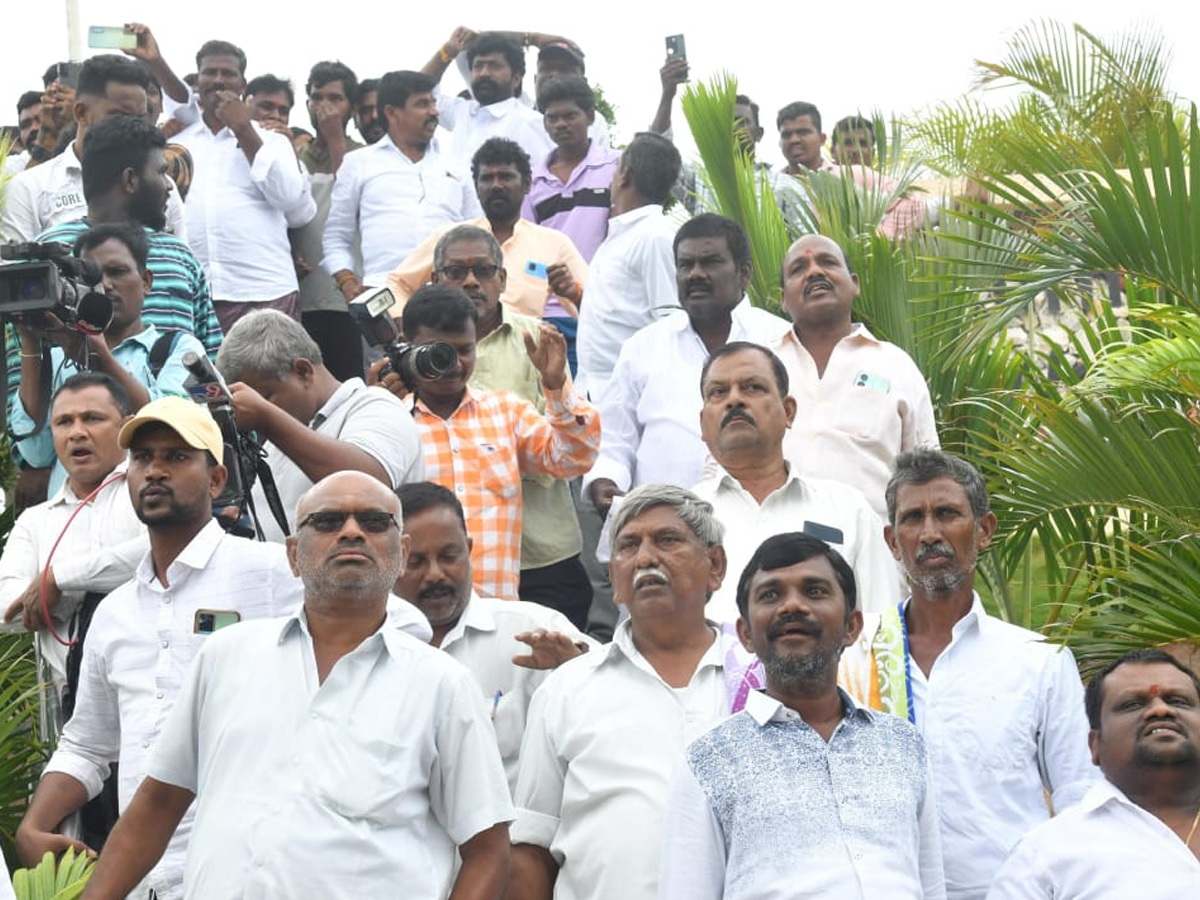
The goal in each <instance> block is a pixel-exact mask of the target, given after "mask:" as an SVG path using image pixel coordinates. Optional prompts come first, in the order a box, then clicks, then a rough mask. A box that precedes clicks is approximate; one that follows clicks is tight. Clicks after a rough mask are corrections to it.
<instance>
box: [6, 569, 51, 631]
mask: <svg viewBox="0 0 1200 900" xmlns="http://www.w3.org/2000/svg"><path fill="white" fill-rule="evenodd" d="M60 600H62V591H60V590H59V589H58V584H57V582H55V580H54V570H53V569H50V570H48V571H47V573H46V604H45V605H46V607H47V608H48V609H50V610H51V611H53V610H54V607H56V606H57V605H58V602H59V601H60ZM18 615H19V616H20V617H21V624H22V625H24V626H25V629H26V630H27V631H37V630H38V629H39V628H45V627H46V617H45V615H44V614H43V611H42V576H41V575H40V574H39V575H35V576H34V578H33V580H32V581H30V582H29V586H28V587H26V588H25V590H23V591H22V592H21V595H20V596H19V597H17V599H16V600H14V601H13V602H12V603H11V604H9V607H8V609H6V610H5V611H4V621H5V622H11V621H13V620H14V619H16V618H17V616H18Z"/></svg>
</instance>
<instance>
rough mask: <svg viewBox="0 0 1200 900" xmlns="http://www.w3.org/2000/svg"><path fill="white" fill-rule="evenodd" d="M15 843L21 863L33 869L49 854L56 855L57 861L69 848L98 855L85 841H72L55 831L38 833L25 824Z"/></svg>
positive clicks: (19, 830)
mask: <svg viewBox="0 0 1200 900" xmlns="http://www.w3.org/2000/svg"><path fill="white" fill-rule="evenodd" d="M15 843H16V846H17V855H18V856H20V857H21V862H23V863H24V864H25V865H26V866H28V867H29V868H31V869H32V868H33V867H35V866H37V865H38V864H39V863H40V862H41V861H42V858H43V857H44V856H45V855H46V854H47V853H52V854H54V858H55V859H57V858H58V857H60V856H62V855H63V854H64V853H66V852H67V848H68V847H74V848H75V852H76V853H80V854H86V855H88V856H91V857H95V856H96V855H97V854H96V851H95V850H93V849H92V848H91V847H89V846H88V845H87V844H85V843H83V841H76V840H72V839H71V838H69V837H67V836H66V835H65V834H56V833H55V832H53V831H38V830H36V829H34V828H32V827H30V826H28V825H26V824H25V823H21V825H20V827H18V828H17V833H16V841H15Z"/></svg>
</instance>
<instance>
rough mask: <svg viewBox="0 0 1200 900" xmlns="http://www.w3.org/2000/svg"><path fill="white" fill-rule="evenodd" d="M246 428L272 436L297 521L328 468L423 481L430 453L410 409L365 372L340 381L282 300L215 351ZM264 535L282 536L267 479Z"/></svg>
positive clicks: (258, 491)
mask: <svg viewBox="0 0 1200 900" xmlns="http://www.w3.org/2000/svg"><path fill="white" fill-rule="evenodd" d="M217 369H218V370H219V371H220V372H221V375H222V376H223V377H224V378H225V380H226V381H227V382H229V393H230V394H231V395H232V398H233V409H234V415H235V418H236V419H237V425H238V428H239V429H241V430H243V431H254V432H257V434H258V435H259V437H260V438H262V439H263V440H264V441H266V442H267V445H266V450H267V464H268V466H269V467H270V470H271V473H272V475H273V476H274V479H275V485H276V487H277V489H278V491H279V498H280V500H281V501H282V503H283V508H284V510H286V511H287V516H288V528H289V530H294V529H295V527H296V526H295V508H296V502H297V501H298V500H299V499H300V495H301V494H303V493H304V492H305V491H306V490H308V489H309V488H310V487H312V486H313V484H314V483H315V482H317V481H320V480H321V479H322V478H324V477H325V476H326V475H331V474H333V473H334V472H340V471H343V470H346V469H352V470H356V471H359V472H365V473H366V474H368V475H371V476H374V477H375V478H377V479H379V480H380V481H382V482H383V483H384V484H386V485H388V486H389V487H390V488H392V489H393V490H394V489H395V488H397V487H399V486H400V485H402V484H407V483H408V482H411V481H423V480H424V478H425V463H424V458H423V456H422V453H421V445H420V439H419V437H418V435H417V427H416V425H415V424H414V423H413V420H412V416H411V415H409V413H408V411H407V410H406V409H405V408H404V404H403V403H401V402H400V401H399V400H397V399H396V398H395V397H393V396H392V395H391V394H390V393H389V392H388V391H386V390H384V389H383V388H378V387H367V385H366V384H365V383H364V382H363V380H362V379H361V378H350V379H348V380H346V381H338V380H337V379H336V378H335V377H334V376H333V374H332V373H331V372H330V371H329V370H328V369H327V368H325V365H324V363H323V362H322V357H321V350H320V348H319V347H318V346H317V344H316V342H315V341H314V340H313V339H312V338H311V337H310V336H309V334H308V332H306V331H305V330H304V328H303V326H301V325H300V324H299V323H298V322H296V321H294V320H293V319H291V318H289V317H288V316H286V315H284V314H283V313H281V312H278V311H276V310H258V311H255V312H252V313H247V314H246V315H245V316H243V317H242V318H241V319H239V320H238V321H237V323H236V324H235V325H234V326H233V328H231V329H230V331H229V333H228V334H227V335H226V336H225V341H224V343H223V344H222V345H221V350H220V352H219V353H218V354H217ZM252 498H253V501H254V505H255V508H256V509H257V510H259V511H260V512H259V524H260V526H261V527H262V531H263V538H264V539H265V540H271V541H282V540H283V537H284V535H283V532H282V530H281V529H280V528H279V527H278V524H277V523H276V522H275V521H274V520H273V518H272V517H271V516H269V515H266V516H264V515H262V511H263V510H266V509H267V503H266V498H265V495H264V494H263V490H262V486H261V483H256V484H255V486H254V490H253V493H252Z"/></svg>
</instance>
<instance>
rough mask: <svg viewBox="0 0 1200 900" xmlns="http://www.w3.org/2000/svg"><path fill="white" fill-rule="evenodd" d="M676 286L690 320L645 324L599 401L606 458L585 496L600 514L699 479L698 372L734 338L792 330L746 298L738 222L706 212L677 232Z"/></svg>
mask: <svg viewBox="0 0 1200 900" xmlns="http://www.w3.org/2000/svg"><path fill="white" fill-rule="evenodd" d="M674 245H675V265H676V275H675V281H676V286H677V289H678V296H679V302H680V303H681V304H682V305H683V309H684V314H683V315H680V314H675V315H672V316H670V317H668V318H667V319H664V320H662V321H660V322H655V323H654V324H652V325H647V326H646V327H645V328H643V329H642V330H641V331H639V332H638V333H637V334H635V335H634V336H633V337H631V338H630V339H629V340H628V341H626V342H625V346H624V347H622V348H621V355H620V356H619V357H618V359H617V365H616V368H615V369H613V377H612V381H611V382H610V383H609V389H608V390H607V391H605V393H604V396H603V398H602V399H601V401H600V403H599V407H600V421H602V422H603V423H604V433H603V435H602V436H601V439H600V456H599V458H598V459H597V460H596V463H595V465H593V466H592V470H591V471H590V472H589V473H588V474H587V475H585V476H584V479H583V491H584V493H585V494H587V495H588V496H589V497H590V499H591V501H592V505H593V506H594V507H595V508H596V511H597V512H599V513H600V514H601V515H602V516H603V515H607V514H608V509H609V507H610V506H611V505H612V498H613V497H614V496H618V495H620V494H623V493H624V492H625V491H628V490H629V489H630V488H631V487H635V486H637V485H639V484H649V483H651V482H665V483H668V484H677V485H679V486H680V487H684V486H690V485H693V484H695V483H696V482H698V481H699V480H700V479H701V477H702V476H703V474H704V460H705V457H706V456H707V454H708V451H707V449H706V448H705V446H704V442H703V441H702V440H701V439H700V419H699V416H698V415H697V411H698V410H699V409H700V405H701V401H700V370H701V369H702V368H703V367H704V363H705V361H706V360H707V359H708V354H709V353H711V352H712V351H713V350H715V349H716V348H717V347H719V346H721V345H722V344H725V343H728V342H729V341H750V342H752V343H756V344H766V343H768V342H770V341H773V340H776V339H777V338H779V337H780V336H782V335H783V334H784V333H785V332H786V331H787V330H788V325H787V322H785V321H784V320H783V319H781V318H779V317H778V316H774V315H771V314H770V313H769V312H766V311H765V310H760V309H756V308H754V307H753V306H751V305H750V301H749V300H747V299H746V293H745V292H746V285H747V284H748V283H749V282H750V275H751V259H750V243H749V241H748V240H747V238H746V232H745V231H744V230H743V229H742V227H741V226H740V225H739V224H738V223H737V222H735V221H733V220H732V219H727V218H725V217H724V216H717V215H712V214H711V213H706V214H704V215H700V216H696V217H695V218H693V219H689V220H688V221H687V222H685V223H684V224H683V225H682V226H680V228H679V231H678V232H677V233H676V235H675V239H674Z"/></svg>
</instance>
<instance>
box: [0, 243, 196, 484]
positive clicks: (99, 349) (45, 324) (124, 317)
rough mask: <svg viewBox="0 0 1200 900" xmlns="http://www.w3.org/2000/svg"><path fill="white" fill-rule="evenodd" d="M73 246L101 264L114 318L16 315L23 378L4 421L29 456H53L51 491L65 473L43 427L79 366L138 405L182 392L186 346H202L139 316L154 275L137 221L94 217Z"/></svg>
mask: <svg viewBox="0 0 1200 900" xmlns="http://www.w3.org/2000/svg"><path fill="white" fill-rule="evenodd" d="M75 253H76V255H77V256H79V257H80V258H81V259H88V260H91V261H93V262H95V263H96V264H97V265H98V266H99V267H100V271H101V272H102V275H103V278H102V282H101V284H102V286H103V290H104V294H105V295H106V296H107V297H108V299H109V300H110V301H111V303H112V319H111V320H110V321H109V323H108V325H107V327H105V329H104V331H103V333H100V334H93V333H86V332H81V331H80V330H77V329H72V328H67V327H65V326H64V325H63V323H62V322H61V321H60V320H59V319H58V318H57V317H56V316H55V315H54V314H53V313H51V312H43V313H41V314H40V317H37V316H33V317H31V316H24V317H22V318H21V319H19V320H18V321H17V323H16V327H17V333H18V335H19V337H20V341H21V382H20V390H19V391H18V393H17V395H16V397H15V398H14V399H13V400H12V401H11V404H10V409H9V426H10V428H11V429H12V431H13V433H14V435H15V436H16V437H17V438H18V440H17V448H18V449H19V450H20V453H21V458H22V459H23V460H24V461H25V462H26V463H27V464H29V465H30V466H33V467H35V468H42V467H45V466H48V465H50V464H51V463H54V464H55V468H54V472H53V473H52V474H51V476H50V488H49V491H50V494H54V492H55V491H57V490H58V489H59V488H60V487H61V486H62V483H63V480H64V478H65V470H64V469H63V466H62V464H61V463H60V462H56V461H55V459H54V446H53V439H52V436H51V432H50V429H48V428H45V427H44V419H45V416H46V410H47V408H48V399H49V397H50V395H51V394H52V393H53V392H54V391H55V390H57V389H58V387H59V385H61V384H62V383H63V382H64V381H66V379H67V378H69V377H70V376H71V375H74V374H75V373H76V372H78V371H80V370H82V369H90V370H94V371H97V372H103V373H105V374H106V375H109V376H111V377H112V378H113V380H114V381H116V382H117V383H118V384H119V385H120V386H121V388H122V389H123V390H124V391H125V393H126V394H127V395H128V396H129V398H130V401H131V406H132V410H133V412H137V411H138V410H139V409H141V408H142V407H143V406H145V405H146V404H147V403H149V402H150V401H151V400H153V399H154V398H156V397H160V396H162V395H164V394H172V393H180V394H181V393H184V390H183V382H184V379H185V378H186V376H187V372H186V371H185V370H184V368H183V364H182V362H181V357H182V356H183V354H184V353H185V352H187V351H188V350H191V351H194V352H197V353H200V354H203V353H204V347H203V346H202V345H201V344H200V342H199V341H198V340H196V338H195V337H194V336H192V335H190V334H184V333H182V332H164V331H159V330H158V329H157V328H156V327H154V326H153V325H146V324H145V323H144V322H143V321H142V303H143V301H144V300H145V297H146V292H147V291H148V290H149V289H150V286H151V285H152V284H153V280H154V279H153V276H152V275H151V274H150V272H149V270H148V269H147V268H146V260H147V256H148V253H149V249H148V245H147V242H146V235H145V232H144V230H143V229H142V228H141V227H140V226H134V225H125V224H106V225H97V226H96V227H95V228H91V229H89V230H88V231H86V232H84V233H83V234H82V235H81V236H80V237H79V240H78V241H76V244H75Z"/></svg>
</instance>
